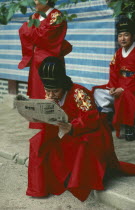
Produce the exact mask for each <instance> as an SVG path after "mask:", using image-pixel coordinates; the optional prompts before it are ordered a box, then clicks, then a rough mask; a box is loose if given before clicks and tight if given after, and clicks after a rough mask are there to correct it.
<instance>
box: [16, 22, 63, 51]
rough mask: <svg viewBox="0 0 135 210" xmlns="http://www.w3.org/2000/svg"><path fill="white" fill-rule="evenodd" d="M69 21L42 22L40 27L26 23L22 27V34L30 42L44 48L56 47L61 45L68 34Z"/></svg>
mask: <svg viewBox="0 0 135 210" xmlns="http://www.w3.org/2000/svg"><path fill="white" fill-rule="evenodd" d="M66 31H67V23H66V21H63V22H62V23H60V24H54V25H53V24H52V25H50V24H46V22H45V24H43V23H42V24H41V26H39V27H38V28H36V27H34V26H33V27H28V23H27V22H26V23H24V24H23V26H22V27H21V29H20V31H19V32H20V34H23V35H24V36H25V37H27V39H29V41H30V43H32V44H33V45H36V46H38V47H40V48H43V49H45V48H46V49H48V50H49V48H52V47H53V48H54V46H56V47H57V45H60V44H61V43H62V42H63V40H64V38H65V35H66Z"/></svg>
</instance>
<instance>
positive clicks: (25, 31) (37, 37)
mask: <svg viewBox="0 0 135 210" xmlns="http://www.w3.org/2000/svg"><path fill="white" fill-rule="evenodd" d="M58 14H59V15H61V12H60V11H59V10H57V9H53V10H52V11H51V12H50V13H49V14H48V16H47V17H46V18H45V19H44V20H42V21H41V22H40V26H39V27H38V28H37V27H35V26H32V27H28V23H27V22H25V23H24V24H23V25H22V27H21V28H20V29H19V35H20V40H21V46H22V61H21V62H20V63H19V65H18V68H19V69H23V68H25V67H27V66H30V71H29V77H28V92H27V94H28V95H29V97H30V98H42V99H43V98H44V97H45V93H44V86H43V84H42V82H41V80H40V77H39V75H38V68H39V66H40V64H41V62H42V61H43V60H44V59H45V58H46V57H48V56H55V57H59V58H60V59H62V60H63V62H64V56H65V55H67V54H68V53H70V52H71V51H72V46H71V45H70V43H69V42H68V41H66V40H64V38H65V36H66V32H67V23H66V21H62V22H61V23H59V24H55V21H56V20H57V15H58ZM35 18H37V19H38V18H39V15H38V14H35ZM30 127H32V128H42V124H41V123H40V124H38V126H37V124H36V123H30Z"/></svg>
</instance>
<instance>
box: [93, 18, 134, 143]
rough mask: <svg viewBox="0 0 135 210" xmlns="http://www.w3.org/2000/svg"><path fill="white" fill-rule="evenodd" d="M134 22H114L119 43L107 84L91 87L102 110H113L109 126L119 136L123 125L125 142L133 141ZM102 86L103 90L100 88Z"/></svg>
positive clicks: (104, 111)
mask: <svg viewBox="0 0 135 210" xmlns="http://www.w3.org/2000/svg"><path fill="white" fill-rule="evenodd" d="M134 24H135V23H133V22H132V21H131V20H129V19H127V18H122V19H120V21H119V22H118V23H117V25H116V27H117V31H118V43H119V45H120V46H121V47H120V48H119V49H118V50H117V51H116V53H115V55H114V57H113V59H112V61H111V63H110V79H109V82H108V84H107V85H103V86H98V87H94V97H95V101H96V103H97V105H98V106H99V107H100V110H101V112H102V113H108V112H111V111H113V110H112V106H111V105H112V104H113V103H114V117H113V125H114V127H115V129H116V131H117V132H116V135H117V136H118V137H119V134H120V126H121V125H124V126H125V138H126V140H127V141H132V140H135V129H134V123H135V109H134V106H135V42H134V40H135V35H134V34H135V30H134V28H135V25H134ZM102 88H103V89H102Z"/></svg>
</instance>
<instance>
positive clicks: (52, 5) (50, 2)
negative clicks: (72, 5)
mask: <svg viewBox="0 0 135 210" xmlns="http://www.w3.org/2000/svg"><path fill="white" fill-rule="evenodd" d="M47 5H48V6H49V7H54V6H55V0H48V2H47Z"/></svg>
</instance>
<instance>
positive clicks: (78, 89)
mask: <svg viewBox="0 0 135 210" xmlns="http://www.w3.org/2000/svg"><path fill="white" fill-rule="evenodd" d="M65 72H66V71H65V68H64V66H63V65H62V63H61V60H59V59H58V58H56V57H52V56H51V57H48V58H45V59H44V61H43V62H42V64H41V66H40V68H39V75H40V78H41V81H42V82H43V85H44V88H45V100H46V99H47V100H50V101H55V102H56V103H57V104H58V105H59V106H60V107H61V108H62V109H63V110H64V112H65V113H66V114H67V116H68V122H67V123H65V122H58V123H57V125H52V124H47V123H44V129H42V130H41V131H40V132H39V133H37V134H36V135H35V136H33V137H32V138H31V139H30V154H29V166H28V188H27V192H26V194H27V195H29V196H33V197H45V196H48V195H49V194H54V195H60V194H62V193H63V192H64V191H66V190H68V191H70V192H71V193H72V194H73V195H74V196H75V197H77V198H78V199H80V200H81V201H84V200H86V198H87V197H88V195H89V193H90V191H91V190H93V189H95V190H103V189H104V183H103V182H104V177H105V175H106V172H108V173H109V171H111V172H112V171H117V172H122V173H123V174H130V175H132V174H135V165H134V164H130V163H124V162H119V161H118V159H117V157H116V155H115V152H114V146H113V141H112V136H111V132H108V129H107V127H104V124H103V123H102V120H101V119H100V115H99V112H98V111H97V109H96V106H95V104H94V101H93V96H92V92H91V91H89V90H88V89H86V88H85V87H83V86H81V85H79V84H74V83H73V82H72V80H71V78H70V77H68V76H67V75H66V73H65ZM59 129H60V130H62V131H63V137H62V138H59ZM108 173H107V174H108Z"/></svg>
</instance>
